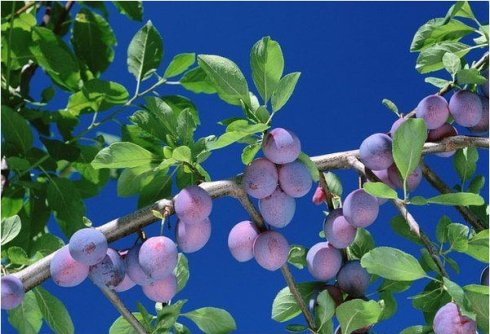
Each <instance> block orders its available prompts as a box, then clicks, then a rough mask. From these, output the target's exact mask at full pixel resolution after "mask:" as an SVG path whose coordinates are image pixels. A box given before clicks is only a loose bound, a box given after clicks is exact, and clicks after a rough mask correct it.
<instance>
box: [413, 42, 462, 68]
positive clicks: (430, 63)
mask: <svg viewBox="0 0 490 334" xmlns="http://www.w3.org/2000/svg"><path fill="white" fill-rule="evenodd" d="M470 50H471V47H470V46H468V45H466V44H463V43H460V42H452V41H444V42H440V43H436V44H434V45H432V46H430V47H427V48H425V49H424V50H422V51H421V52H420V54H419V56H418V58H417V64H416V65H415V69H416V70H417V71H419V73H421V74H424V73H429V72H434V71H437V70H440V69H442V68H444V64H443V63H442V57H443V56H444V54H445V53H446V52H451V53H454V54H455V55H456V56H457V57H463V56H464V55H465V54H467V53H468V52H470Z"/></svg>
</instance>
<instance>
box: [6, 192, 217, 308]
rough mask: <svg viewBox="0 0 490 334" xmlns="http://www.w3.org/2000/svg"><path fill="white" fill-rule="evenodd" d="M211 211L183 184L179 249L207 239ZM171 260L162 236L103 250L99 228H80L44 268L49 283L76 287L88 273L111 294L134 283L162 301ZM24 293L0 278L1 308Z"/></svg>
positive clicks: (172, 247)
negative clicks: (0, 285)
mask: <svg viewBox="0 0 490 334" xmlns="http://www.w3.org/2000/svg"><path fill="white" fill-rule="evenodd" d="M211 209H212V200H211V197H210V196H209V194H208V193H207V192H206V191H205V190H203V189H202V188H200V187H198V186H190V187H187V188H185V189H183V190H182V191H180V192H179V194H178V195H177V196H176V197H175V198H174V210H175V213H176V215H177V217H178V222H177V229H176V239H177V244H178V246H179V248H180V249H181V250H182V251H183V252H186V253H191V252H195V251H197V250H199V249H201V248H202V247H203V246H204V245H205V244H206V243H207V241H208V240H209V237H210V234H211V223H210V221H209V218H208V216H209V214H210V213H211ZM177 259H178V251H177V246H176V244H175V243H174V241H173V240H171V239H170V238H167V237H165V236H157V237H151V238H148V239H146V240H144V241H143V242H140V241H139V240H138V242H137V243H136V244H135V245H134V246H133V247H132V248H130V249H126V250H121V251H116V250H114V249H112V248H109V246H108V243H107V239H106V237H105V236H104V234H103V233H102V232H100V231H99V230H97V229H95V228H84V229H81V230H78V231H77V232H75V233H74V234H73V235H72V237H71V238H70V242H69V244H68V245H66V246H64V247H62V248H61V249H59V250H58V251H57V252H56V253H55V254H54V256H53V258H52V259H51V263H50V268H49V270H50V274H51V277H52V279H53V281H54V282H55V283H56V284H57V285H59V286H62V287H73V286H76V285H79V284H80V283H82V282H83V281H84V280H85V279H86V278H87V277H89V278H90V279H91V280H92V281H93V282H94V283H95V284H96V285H97V286H100V287H104V288H109V289H113V290H114V291H116V292H123V291H126V290H128V289H130V288H132V287H133V286H135V285H136V284H138V285H140V286H142V290H143V293H144V294H145V296H147V297H148V298H149V299H151V300H153V301H155V302H167V301H169V300H170V299H171V298H172V297H173V296H174V295H175V294H176V292H177V279H176V276H175V274H174V271H175V267H176V265H177ZM24 293H25V292H24V287H23V285H22V282H21V281H20V280H19V279H18V278H17V277H16V276H13V275H7V276H4V277H2V309H12V308H14V307H16V306H17V305H19V304H20V303H22V300H23V298H24Z"/></svg>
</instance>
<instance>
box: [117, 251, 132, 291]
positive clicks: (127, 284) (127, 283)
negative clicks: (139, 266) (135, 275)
mask: <svg viewBox="0 0 490 334" xmlns="http://www.w3.org/2000/svg"><path fill="white" fill-rule="evenodd" d="M118 253H119V256H120V257H121V259H122V260H123V262H124V269H125V270H124V271H125V275H124V279H123V280H122V282H121V283H119V284H118V285H117V286H116V287H115V288H114V291H116V292H124V291H127V290H129V289H131V288H132V287H133V286H135V285H136V283H134V282H133V280H132V279H131V278H130V277H129V275H128V270H127V264H126V257H127V256H128V253H129V251H128V250H123V251H118Z"/></svg>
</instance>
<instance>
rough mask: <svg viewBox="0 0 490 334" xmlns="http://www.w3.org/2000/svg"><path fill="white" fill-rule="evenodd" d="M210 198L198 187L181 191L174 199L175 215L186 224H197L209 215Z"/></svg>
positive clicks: (211, 203) (211, 204)
mask: <svg viewBox="0 0 490 334" xmlns="http://www.w3.org/2000/svg"><path fill="white" fill-rule="evenodd" d="M212 207H213V201H212V199H211V196H209V194H208V193H207V192H206V190H204V189H202V188H201V187H198V186H189V187H186V188H184V189H182V190H181V191H180V192H179V193H178V194H177V196H176V197H175V198H174V209H175V213H176V214H177V216H178V217H179V219H180V220H182V221H183V222H184V223H186V224H198V223H200V222H202V221H203V220H204V219H206V218H207V217H208V216H209V215H210V214H211V209H212Z"/></svg>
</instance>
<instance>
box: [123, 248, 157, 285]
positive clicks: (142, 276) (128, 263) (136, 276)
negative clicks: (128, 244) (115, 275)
mask: <svg viewBox="0 0 490 334" xmlns="http://www.w3.org/2000/svg"><path fill="white" fill-rule="evenodd" d="M140 248H141V244H136V245H134V246H133V247H132V248H131V249H130V250H129V252H128V254H127V255H126V257H125V259H124V261H125V267H126V274H127V275H128V276H129V278H131V280H132V281H133V282H135V283H136V284H138V285H142V286H144V285H148V284H150V283H153V282H154V281H155V280H154V279H153V278H151V276H150V275H148V274H147V273H145V272H144V271H143V269H142V268H141V266H140V263H139V254H140Z"/></svg>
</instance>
